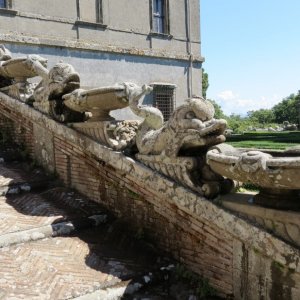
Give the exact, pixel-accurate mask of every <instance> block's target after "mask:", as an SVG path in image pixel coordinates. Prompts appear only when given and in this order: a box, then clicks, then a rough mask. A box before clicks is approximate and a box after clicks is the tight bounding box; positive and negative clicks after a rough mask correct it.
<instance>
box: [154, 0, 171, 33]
mask: <svg viewBox="0 0 300 300" xmlns="http://www.w3.org/2000/svg"><path fill="white" fill-rule="evenodd" d="M151 27H152V32H155V33H162V34H168V33H169V1H168V0H152V26H151Z"/></svg>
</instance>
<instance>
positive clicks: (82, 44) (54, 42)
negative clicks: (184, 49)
mask: <svg viewBox="0 0 300 300" xmlns="http://www.w3.org/2000/svg"><path fill="white" fill-rule="evenodd" d="M0 41H1V42H2V43H17V44H19V43H21V44H22V45H24V44H25V45H26V44H27V45H35V46H49V47H63V48H70V49H73V50H84V51H100V52H108V53H115V54H128V55H137V56H145V57H153V58H161V59H170V60H182V61H190V56H189V55H184V54H169V53H167V52H166V51H154V50H148V49H144V50H143V49H137V48H122V47H116V46H103V45H100V44H96V43H92V42H88V41H78V40H62V39H57V38H55V37H53V38H52V37H44V38H40V37H35V36H26V35H22V34H18V33H10V34H0ZM193 62H194V63H202V62H204V58H203V57H202V56H194V60H193Z"/></svg>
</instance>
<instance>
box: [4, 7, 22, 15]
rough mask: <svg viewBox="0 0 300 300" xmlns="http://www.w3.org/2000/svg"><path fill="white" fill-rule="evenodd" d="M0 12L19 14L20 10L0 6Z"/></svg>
mask: <svg viewBox="0 0 300 300" xmlns="http://www.w3.org/2000/svg"><path fill="white" fill-rule="evenodd" d="M0 14H1V15H12V16H16V15H17V14H18V11H17V10H14V9H9V8H0Z"/></svg>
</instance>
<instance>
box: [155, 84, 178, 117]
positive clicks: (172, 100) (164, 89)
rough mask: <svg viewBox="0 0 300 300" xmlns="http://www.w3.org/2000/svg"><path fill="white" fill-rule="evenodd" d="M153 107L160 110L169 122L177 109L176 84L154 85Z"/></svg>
mask: <svg viewBox="0 0 300 300" xmlns="http://www.w3.org/2000/svg"><path fill="white" fill-rule="evenodd" d="M152 86H153V106H154V107H156V108H158V109H159V110H160V111H161V112H162V114H163V116H164V121H168V120H169V119H170V116H171V115H172V113H173V111H174V109H175V107H176V93H175V91H176V85H174V84H152Z"/></svg>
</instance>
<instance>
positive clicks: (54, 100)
mask: <svg viewBox="0 0 300 300" xmlns="http://www.w3.org/2000/svg"><path fill="white" fill-rule="evenodd" d="M42 78H43V79H42V80H41V81H40V83H39V84H38V85H37V87H36V88H35V90H34V92H33V99H32V100H33V106H34V107H35V108H37V109H38V110H40V111H42V112H44V113H47V114H50V116H52V117H53V118H54V119H56V120H58V121H60V122H64V121H72V120H83V114H81V113H77V112H74V111H72V110H70V109H69V108H67V107H65V106H64V104H63V99H62V97H63V96H64V95H65V94H67V93H70V92H72V91H74V90H75V89H77V88H79V86H80V78H79V74H78V73H77V72H75V70H74V68H73V66H71V65H69V64H66V63H58V64H56V65H55V66H54V67H53V68H52V69H51V70H50V71H47V72H45V73H44V74H42Z"/></svg>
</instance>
